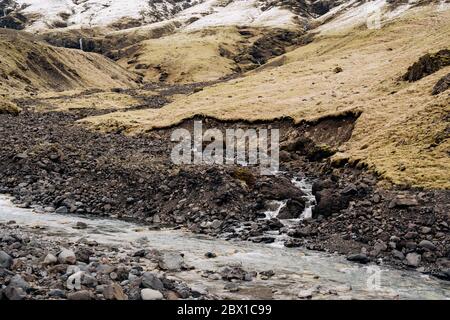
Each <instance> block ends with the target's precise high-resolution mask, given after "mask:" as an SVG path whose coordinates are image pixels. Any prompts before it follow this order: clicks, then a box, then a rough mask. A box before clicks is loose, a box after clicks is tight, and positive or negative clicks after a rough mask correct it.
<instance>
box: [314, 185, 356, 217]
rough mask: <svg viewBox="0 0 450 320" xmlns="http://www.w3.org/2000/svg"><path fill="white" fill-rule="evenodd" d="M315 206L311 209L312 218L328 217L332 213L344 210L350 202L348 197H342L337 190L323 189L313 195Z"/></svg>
mask: <svg viewBox="0 0 450 320" xmlns="http://www.w3.org/2000/svg"><path fill="white" fill-rule="evenodd" d="M315 196H316V200H317V204H316V206H315V207H314V208H313V216H314V217H317V216H319V215H322V216H325V217H327V216H330V215H332V214H333V213H336V212H339V211H340V210H343V209H346V208H347V207H348V205H349V202H350V196H346V195H343V194H341V193H340V192H339V190H336V189H335V188H333V189H324V190H321V191H318V192H316V193H315Z"/></svg>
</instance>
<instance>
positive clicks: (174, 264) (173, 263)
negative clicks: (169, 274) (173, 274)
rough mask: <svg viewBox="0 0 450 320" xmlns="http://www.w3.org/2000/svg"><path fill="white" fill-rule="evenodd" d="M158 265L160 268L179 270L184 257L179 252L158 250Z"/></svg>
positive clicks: (182, 264)
mask: <svg viewBox="0 0 450 320" xmlns="http://www.w3.org/2000/svg"><path fill="white" fill-rule="evenodd" d="M158 265H159V267H160V268H161V269H162V270H168V271H180V270H181V269H182V268H183V267H184V258H183V256H182V255H181V253H179V252H171V251H162V252H160V256H159V261H158Z"/></svg>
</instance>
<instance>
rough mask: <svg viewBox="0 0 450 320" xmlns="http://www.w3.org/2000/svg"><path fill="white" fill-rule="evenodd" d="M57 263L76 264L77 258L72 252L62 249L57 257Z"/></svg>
mask: <svg viewBox="0 0 450 320" xmlns="http://www.w3.org/2000/svg"><path fill="white" fill-rule="evenodd" d="M58 261H59V263H61V264H75V263H76V262H77V258H76V256H75V253H74V252H73V251H72V250H69V249H62V251H61V252H60V254H59V255H58Z"/></svg>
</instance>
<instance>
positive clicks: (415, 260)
mask: <svg viewBox="0 0 450 320" xmlns="http://www.w3.org/2000/svg"><path fill="white" fill-rule="evenodd" d="M421 260H422V257H421V256H420V254H417V253H415V252H414V253H408V254H407V255H406V264H407V265H408V266H410V267H414V268H417V267H418V266H419V265H420V262H421Z"/></svg>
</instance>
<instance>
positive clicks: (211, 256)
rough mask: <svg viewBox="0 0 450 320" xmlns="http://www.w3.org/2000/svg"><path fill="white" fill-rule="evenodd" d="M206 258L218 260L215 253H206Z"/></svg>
mask: <svg viewBox="0 0 450 320" xmlns="http://www.w3.org/2000/svg"><path fill="white" fill-rule="evenodd" d="M205 257H206V258H208V259H213V258H216V257H217V255H216V254H215V253H214V252H207V253H205Z"/></svg>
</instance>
